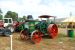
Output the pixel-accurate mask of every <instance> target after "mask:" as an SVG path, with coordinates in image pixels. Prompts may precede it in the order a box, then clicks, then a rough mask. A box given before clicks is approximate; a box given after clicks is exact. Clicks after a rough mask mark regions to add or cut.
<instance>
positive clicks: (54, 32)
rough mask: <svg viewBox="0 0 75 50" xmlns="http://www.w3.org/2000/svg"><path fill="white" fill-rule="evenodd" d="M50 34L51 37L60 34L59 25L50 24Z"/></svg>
mask: <svg viewBox="0 0 75 50" xmlns="http://www.w3.org/2000/svg"><path fill="white" fill-rule="evenodd" d="M47 30H48V34H49V36H50V37H51V38H55V37H56V36H57V34H58V27H57V25H56V24H50V25H49V26H48V28H47Z"/></svg>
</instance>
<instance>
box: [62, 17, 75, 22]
mask: <svg viewBox="0 0 75 50" xmlns="http://www.w3.org/2000/svg"><path fill="white" fill-rule="evenodd" d="M62 22H64V23H65V22H68V23H69V22H75V17H73V16H72V17H69V18H66V19H65V20H63V21H62Z"/></svg>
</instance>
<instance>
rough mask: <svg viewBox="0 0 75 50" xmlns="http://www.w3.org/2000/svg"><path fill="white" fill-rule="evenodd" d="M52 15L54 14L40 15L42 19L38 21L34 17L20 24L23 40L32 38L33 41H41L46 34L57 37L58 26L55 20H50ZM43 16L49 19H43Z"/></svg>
mask: <svg viewBox="0 0 75 50" xmlns="http://www.w3.org/2000/svg"><path fill="white" fill-rule="evenodd" d="M51 17H54V16H49V15H42V16H39V18H41V21H36V20H33V19H28V20H26V21H25V22H24V23H23V24H21V25H20V28H21V32H20V37H21V39H23V40H28V39H31V41H32V42H33V43H35V44H36V43H40V42H41V40H42V37H43V36H46V35H48V36H49V37H50V38H55V37H56V36H57V35H58V27H57V25H56V24H55V22H50V19H49V18H51ZM28 18H29V17H28ZM30 18H31V17H30ZM42 18H46V19H47V20H42ZM54 21H55V18H54Z"/></svg>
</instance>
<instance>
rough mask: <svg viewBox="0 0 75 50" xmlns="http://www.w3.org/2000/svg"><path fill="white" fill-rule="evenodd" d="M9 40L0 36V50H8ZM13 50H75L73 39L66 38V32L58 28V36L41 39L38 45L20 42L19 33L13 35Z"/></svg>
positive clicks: (74, 38)
mask: <svg viewBox="0 0 75 50" xmlns="http://www.w3.org/2000/svg"><path fill="white" fill-rule="evenodd" d="M9 42H10V38H9V37H3V36H0V50H10V43H9ZM13 50H75V37H73V38H69V37H67V34H66V30H65V29H63V28H62V29H61V28H59V34H58V36H57V37H56V38H55V39H50V38H49V37H48V36H46V37H43V40H42V41H41V43H39V44H33V43H31V40H27V41H25V40H21V39H20V37H19V33H13Z"/></svg>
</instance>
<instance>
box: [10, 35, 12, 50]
mask: <svg viewBox="0 0 75 50" xmlns="http://www.w3.org/2000/svg"><path fill="white" fill-rule="evenodd" d="M10 40H11V41H10V45H11V47H10V50H12V35H10Z"/></svg>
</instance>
